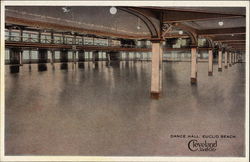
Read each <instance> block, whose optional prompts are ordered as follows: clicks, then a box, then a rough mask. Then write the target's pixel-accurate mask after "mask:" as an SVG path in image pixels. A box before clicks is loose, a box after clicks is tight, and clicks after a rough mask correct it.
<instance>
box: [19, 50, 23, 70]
mask: <svg viewBox="0 0 250 162" xmlns="http://www.w3.org/2000/svg"><path fill="white" fill-rule="evenodd" d="M19 56H20V58H19V61H20V62H19V64H20V65H21V66H23V50H22V49H21V50H20V53H19Z"/></svg>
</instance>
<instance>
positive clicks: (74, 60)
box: [73, 50, 76, 64]
mask: <svg viewBox="0 0 250 162" xmlns="http://www.w3.org/2000/svg"><path fill="white" fill-rule="evenodd" d="M73 62H74V64H76V50H74V51H73Z"/></svg>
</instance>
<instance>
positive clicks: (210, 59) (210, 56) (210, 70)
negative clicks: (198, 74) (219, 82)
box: [208, 49, 213, 76]
mask: <svg viewBox="0 0 250 162" xmlns="http://www.w3.org/2000/svg"><path fill="white" fill-rule="evenodd" d="M212 75H213V50H212V49H209V50H208V76H212Z"/></svg>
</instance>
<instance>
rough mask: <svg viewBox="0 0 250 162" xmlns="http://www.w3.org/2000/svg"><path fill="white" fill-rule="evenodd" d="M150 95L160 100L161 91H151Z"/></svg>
mask: <svg viewBox="0 0 250 162" xmlns="http://www.w3.org/2000/svg"><path fill="white" fill-rule="evenodd" d="M150 96H151V98H152V99H156V100H158V99H159V98H160V93H159V92H151V93H150Z"/></svg>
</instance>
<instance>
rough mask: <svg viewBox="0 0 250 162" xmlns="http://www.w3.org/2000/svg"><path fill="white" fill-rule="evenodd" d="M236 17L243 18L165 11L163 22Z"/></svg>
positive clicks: (232, 15)
mask: <svg viewBox="0 0 250 162" xmlns="http://www.w3.org/2000/svg"><path fill="white" fill-rule="evenodd" d="M238 17H244V15H235V14H220V13H204V12H192V11H173V10H165V11H164V16H163V22H166V23H170V22H184V21H199V20H211V19H223V18H238Z"/></svg>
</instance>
